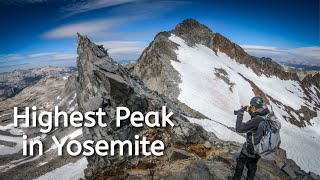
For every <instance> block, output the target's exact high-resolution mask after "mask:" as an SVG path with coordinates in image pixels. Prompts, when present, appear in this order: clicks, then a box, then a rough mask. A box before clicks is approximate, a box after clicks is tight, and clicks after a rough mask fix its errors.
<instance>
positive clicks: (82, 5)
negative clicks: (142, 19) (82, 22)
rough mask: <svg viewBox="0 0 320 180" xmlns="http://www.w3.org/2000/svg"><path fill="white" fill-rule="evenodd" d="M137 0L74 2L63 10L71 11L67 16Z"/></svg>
mask: <svg viewBox="0 0 320 180" xmlns="http://www.w3.org/2000/svg"><path fill="white" fill-rule="evenodd" d="M134 1H135V0H90V1H80V2H77V3H73V4H71V5H68V6H67V7H64V8H63V9H62V11H66V12H69V13H68V14H67V16H72V15H75V14H79V13H83V12H88V11H92V10H96V9H102V8H107V7H112V6H117V5H121V4H126V3H129V2H134Z"/></svg>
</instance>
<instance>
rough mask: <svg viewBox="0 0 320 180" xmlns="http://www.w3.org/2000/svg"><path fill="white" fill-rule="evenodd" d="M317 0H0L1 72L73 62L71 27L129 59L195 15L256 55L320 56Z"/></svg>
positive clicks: (303, 58)
mask: <svg viewBox="0 0 320 180" xmlns="http://www.w3.org/2000/svg"><path fill="white" fill-rule="evenodd" d="M319 8H320V6H319V1H318V0H308V1H303V0H301V1H294V0H283V1H276V0H270V1H266V0H265V1H261V0H250V1H249V0H246V1H238V0H225V1H222V0H220V1H214V0H211V1H151V0H138V1H134V0H121V1H120V0H90V1H87V0H80V1H79V0H78V1H76V0H10V1H9V0H8V1H7V0H0V14H1V19H0V21H1V22H0V23H1V28H0V32H1V33H0V36H1V43H0V71H10V70H13V69H18V68H31V67H40V66H44V65H58V66H70V65H75V59H76V32H80V33H82V34H87V35H88V36H89V38H90V39H92V41H94V42H96V43H98V44H103V45H104V47H105V48H107V49H109V52H110V54H111V56H112V57H113V58H114V59H115V60H136V59H137V58H138V57H139V55H140V53H141V52H142V50H143V49H144V48H145V47H147V46H148V44H149V42H150V41H152V39H153V38H154V36H155V35H156V34H157V33H158V32H160V31H166V30H171V29H173V28H174V27H175V25H176V24H177V23H179V22H181V21H182V20H184V19H186V18H195V19H197V20H198V21H200V22H201V23H203V24H205V25H207V26H209V27H210V28H211V29H212V30H213V31H214V32H219V33H221V34H222V35H224V36H226V37H227V38H229V39H230V40H232V41H233V42H235V43H237V44H239V45H242V46H243V47H244V49H245V50H246V51H247V52H249V53H251V54H253V55H257V56H270V57H273V58H276V59H278V60H284V61H285V60H293V61H307V62H310V63H317V62H320V47H319V46H320V43H319V42H320V35H319V26H320V25H319V11H320V10H319Z"/></svg>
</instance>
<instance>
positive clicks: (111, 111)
mask: <svg viewBox="0 0 320 180" xmlns="http://www.w3.org/2000/svg"><path fill="white" fill-rule="evenodd" d="M77 53H78V58H77V67H78V72H77V73H73V74H68V75H65V74H62V75H61V74H54V75H48V76H46V77H44V78H42V79H41V80H39V81H38V82H37V83H36V84H33V85H30V86H28V87H26V88H24V89H23V90H22V91H21V92H20V93H18V94H17V95H15V96H14V97H11V98H8V99H6V100H4V101H2V102H1V104H0V179H78V178H86V179H150V180H151V179H166V180H173V179H174V180H180V179H188V180H198V179H202V180H211V179H231V177H232V175H233V173H234V169H235V164H236V157H237V156H238V155H239V152H240V150H241V146H242V143H243V142H245V137H244V135H243V134H238V133H237V132H235V129H234V127H235V123H236V116H235V115H234V110H238V109H240V108H241V106H245V105H248V103H249V102H250V99H251V98H252V97H254V96H256V95H259V96H262V97H263V98H264V101H265V102H266V103H267V105H268V106H269V108H271V106H272V108H273V110H274V112H275V114H276V116H277V117H278V119H279V121H280V122H281V124H282V129H281V139H282V143H281V146H280V147H281V148H280V149H278V150H277V151H276V153H274V154H270V155H268V156H265V157H263V158H261V160H259V162H258V170H257V173H256V179H258V180H265V179H293V178H295V179H320V177H319V176H318V175H319V174H320V169H319V167H320V151H319V149H320V141H319V138H320V74H316V73H315V74H309V75H305V76H304V78H303V79H302V78H301V79H299V77H298V75H297V74H296V73H295V72H294V71H290V72H287V71H286V70H285V69H284V68H283V67H282V66H281V65H279V64H277V63H275V62H274V61H272V60H271V59H269V58H257V57H253V56H250V55H249V54H247V53H246V52H245V51H244V50H243V49H242V48H241V47H240V46H238V45H236V44H235V43H233V42H231V41H230V40H228V39H227V38H225V37H224V36H222V35H221V34H219V33H214V32H213V31H212V30H211V29H209V28H208V27H206V26H205V25H202V24H200V23H199V22H197V21H196V20H194V19H186V20H184V21H183V22H181V23H179V24H178V25H177V26H176V27H175V29H173V30H171V31H168V32H160V33H159V34H157V35H156V36H155V38H154V40H153V41H152V42H151V43H150V44H149V46H148V47H147V48H146V49H145V50H144V51H143V53H142V54H141V56H140V58H139V59H138V60H137V61H136V63H135V64H130V65H129V66H123V65H121V64H119V63H117V62H115V61H114V60H113V59H112V54H109V53H108V52H107V50H105V49H104V48H103V46H101V45H96V44H94V43H93V42H91V41H90V40H89V38H88V37H86V36H83V35H80V34H78V48H77ZM55 105H57V106H59V108H60V109H61V110H64V111H67V112H68V113H71V112H72V111H75V110H78V111H80V112H82V113H85V112H87V111H96V110H97V109H98V108H102V109H103V111H105V112H107V116H104V119H103V122H105V123H107V124H108V126H107V127H100V126H94V127H92V128H88V127H83V128H80V129H77V128H73V127H68V128H56V129H54V130H53V131H52V132H50V133H48V134H46V135H44V134H41V133H39V128H26V127H24V126H23V125H22V126H20V127H18V128H15V127H13V116H12V114H13V107H20V108H24V107H26V106H28V107H32V106H37V107H39V108H38V111H42V110H47V111H53V108H54V106H55ZM119 106H125V107H127V108H128V109H129V110H130V111H131V112H132V111H141V112H142V113H144V114H145V113H147V112H150V111H159V112H160V111H161V108H162V106H166V108H167V111H168V112H169V111H171V112H173V113H174V115H173V116H172V117H171V120H172V121H173V122H174V124H175V126H174V127H170V126H168V127H167V128H149V127H148V126H144V127H141V128H136V127H133V126H132V125H131V124H130V123H129V118H128V120H127V121H123V122H124V123H123V124H122V126H121V127H116V126H115V121H116V107H119ZM22 113H23V112H22ZM245 118H246V119H249V115H247V116H246V117H245ZM23 134H27V135H28V137H29V138H39V139H41V140H42V141H44V143H45V150H44V151H45V153H44V155H43V156H37V155H35V156H32V157H29V156H28V157H24V156H22V138H21V136H22V135H23ZM136 134H137V135H139V136H140V137H141V136H146V137H147V139H148V140H150V141H152V140H162V141H163V142H164V144H165V151H164V155H163V156H161V157H158V156H128V155H126V154H125V155H124V156H120V155H119V154H116V155H115V156H98V155H93V156H89V157H83V156H78V157H71V156H70V155H68V154H67V153H64V155H63V156H57V152H56V151H57V147H55V146H54V145H53V144H52V143H53V142H52V141H49V140H51V137H52V136H53V135H56V136H58V137H59V138H60V139H62V138H69V140H71V139H78V140H94V141H95V142H97V141H98V140H106V141H111V140H122V141H123V140H130V141H134V140H135V138H134V136H135V135H136ZM115 152H119V151H117V150H116V151H115ZM124 152H126V150H124ZM13 174H14V176H13ZM317 174H318V175H317ZM243 178H245V173H244V175H243Z"/></svg>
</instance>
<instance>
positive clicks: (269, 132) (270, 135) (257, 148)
mask: <svg viewBox="0 0 320 180" xmlns="http://www.w3.org/2000/svg"><path fill="white" fill-rule="evenodd" d="M261 117H262V116H261ZM262 118H264V119H265V121H263V122H261V123H264V125H263V135H262V138H261V140H260V142H259V143H257V144H256V143H255V142H254V136H253V134H252V144H253V149H254V153H255V154H257V155H267V154H270V153H272V152H274V151H275V150H276V149H278V148H279V146H280V143H281V138H280V128H281V123H280V122H279V121H278V120H277V117H276V116H275V115H274V112H273V110H272V106H271V111H270V112H269V114H267V115H266V116H264V117H262Z"/></svg>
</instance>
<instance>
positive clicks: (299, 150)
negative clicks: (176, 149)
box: [169, 34, 320, 174]
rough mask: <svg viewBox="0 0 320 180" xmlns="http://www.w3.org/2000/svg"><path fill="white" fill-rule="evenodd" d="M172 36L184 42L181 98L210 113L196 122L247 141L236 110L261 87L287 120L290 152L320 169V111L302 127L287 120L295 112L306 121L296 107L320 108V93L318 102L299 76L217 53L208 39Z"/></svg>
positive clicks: (180, 64)
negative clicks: (260, 69)
mask: <svg viewBox="0 0 320 180" xmlns="http://www.w3.org/2000/svg"><path fill="white" fill-rule="evenodd" d="M169 40H171V41H172V42H174V43H176V44H177V45H178V47H177V49H176V50H175V53H176V55H177V60H178V61H176V60H172V61H171V65H172V66H173V67H174V68H175V69H176V70H177V71H178V73H179V74H180V78H181V82H180V83H179V89H180V94H179V96H178V100H180V101H181V102H183V103H185V104H186V105H188V106H189V107H191V108H192V109H195V110H197V111H199V112H200V113H202V114H204V115H205V116H207V117H208V118H210V119H189V120H190V121H192V122H195V123H198V124H200V125H202V126H203V127H204V128H205V129H206V130H208V131H212V132H214V133H215V134H216V135H217V136H218V137H219V138H221V139H223V140H229V141H238V142H243V141H244V138H243V137H242V136H240V135H238V134H236V133H235V132H233V131H232V130H231V128H232V127H234V126H235V120H236V117H235V116H234V115H233V111H234V110H236V109H239V108H240V107H241V106H242V105H247V104H248V103H249V101H250V99H251V98H252V97H253V96H255V94H257V93H256V92H255V91H256V90H257V89H259V91H262V92H263V93H264V94H263V95H265V96H266V97H267V98H268V101H269V104H270V105H272V107H273V110H274V111H275V114H276V115H277V117H278V118H279V119H280V121H281V123H282V127H283V128H282V131H281V137H282V144H281V147H282V148H283V149H285V150H286V152H287V157H288V158H291V159H293V160H294V161H295V162H296V163H297V164H298V165H300V166H301V168H302V169H304V170H306V171H313V172H315V173H317V174H320V168H319V167H320V151H319V149H320V141H319V139H320V127H319V124H320V123H319V122H320V117H319V115H320V111H319V110H317V116H316V117H314V118H313V119H312V120H310V121H309V122H310V123H307V122H302V124H303V126H302V127H299V126H297V125H294V124H292V123H290V122H288V121H287V119H286V118H288V117H292V116H293V117H295V119H296V121H299V122H301V121H302V119H299V117H303V116H304V115H303V114H300V115H299V114H298V113H296V112H297V111H299V110H301V109H302V108H308V109H309V110H311V111H312V110H315V109H317V108H316V107H315V103H314V102H315V101H317V102H319V97H318V96H316V95H314V96H313V99H314V101H310V100H307V99H308V98H307V94H306V93H305V92H304V89H303V88H302V87H301V85H300V83H299V82H298V81H294V80H283V79H280V78H279V77H277V76H266V75H264V74H262V75H257V74H256V73H255V72H254V71H253V70H252V69H251V68H249V67H247V66H246V65H244V64H239V63H238V62H237V61H236V60H234V59H232V58H230V57H229V56H228V55H226V54H225V53H222V52H221V51H219V50H218V51H217V52H215V51H213V50H212V49H210V48H208V47H207V46H204V45H202V44H195V45H193V46H190V45H189V44H188V43H187V42H185V41H184V40H183V39H182V38H180V37H178V36H176V35H174V34H172V35H171V36H170V37H169ZM312 88H313V89H312V91H313V90H314V91H318V92H319V89H315V87H314V86H313V87H312ZM288 107H291V108H288ZM291 109H293V110H295V111H296V112H295V111H290V110H291ZM288 111H290V114H288ZM246 119H248V117H247V118H246Z"/></svg>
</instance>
